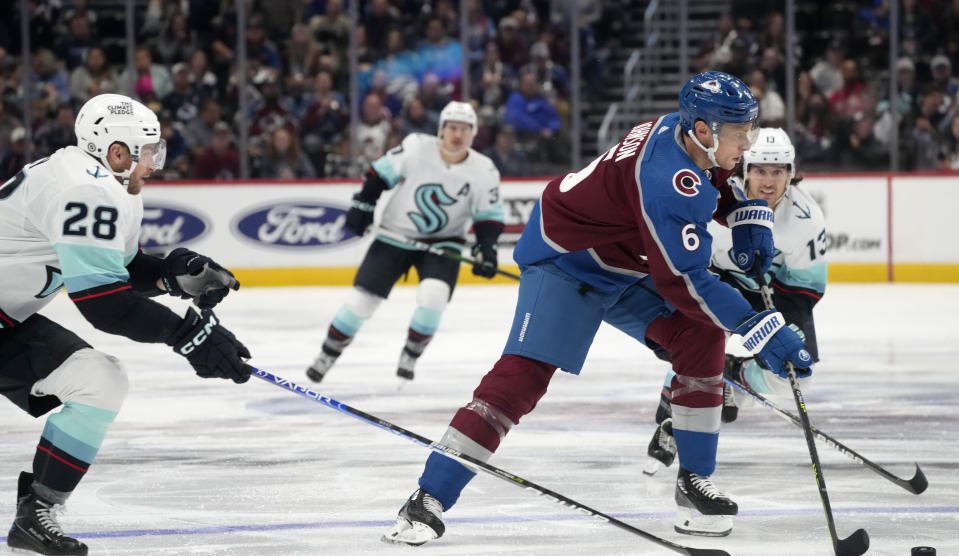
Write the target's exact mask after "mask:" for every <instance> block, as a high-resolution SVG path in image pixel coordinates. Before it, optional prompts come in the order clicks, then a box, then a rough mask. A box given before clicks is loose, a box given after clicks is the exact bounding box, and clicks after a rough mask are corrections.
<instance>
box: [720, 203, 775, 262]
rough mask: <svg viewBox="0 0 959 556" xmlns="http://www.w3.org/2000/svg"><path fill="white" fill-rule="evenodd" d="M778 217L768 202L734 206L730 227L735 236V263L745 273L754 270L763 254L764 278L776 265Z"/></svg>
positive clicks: (730, 212)
mask: <svg viewBox="0 0 959 556" xmlns="http://www.w3.org/2000/svg"><path fill="white" fill-rule="evenodd" d="M774 221H775V215H774V214H773V211H772V209H771V208H769V205H768V204H767V203H766V201H765V200H764V199H751V200H749V201H743V202H742V203H739V204H737V205H734V206H733V209H732V210H731V211H729V214H728V215H727V216H726V223H727V224H729V229H730V230H731V231H732V234H733V260H734V262H735V263H736V266H738V267H739V269H740V270H742V271H743V272H749V271H750V270H751V269H752V267H753V258H754V257H756V256H757V255H756V252H757V251H758V252H759V255H758V256H759V257H760V264H761V265H762V266H761V270H762V272H763V274H765V273H766V271H767V270H769V267H770V265H772V263H773V256H774V255H775V252H774V250H773V222H774Z"/></svg>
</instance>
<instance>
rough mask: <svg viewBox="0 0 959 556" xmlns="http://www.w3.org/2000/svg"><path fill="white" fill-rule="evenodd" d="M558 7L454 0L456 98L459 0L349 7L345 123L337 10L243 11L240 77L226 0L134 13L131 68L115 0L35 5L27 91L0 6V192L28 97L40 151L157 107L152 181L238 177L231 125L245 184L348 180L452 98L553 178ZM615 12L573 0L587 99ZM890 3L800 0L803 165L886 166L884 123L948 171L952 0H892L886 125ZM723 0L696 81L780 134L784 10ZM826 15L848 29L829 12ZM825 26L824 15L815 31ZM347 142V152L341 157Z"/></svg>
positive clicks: (300, 0)
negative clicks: (352, 51)
mask: <svg viewBox="0 0 959 556" xmlns="http://www.w3.org/2000/svg"><path fill="white" fill-rule="evenodd" d="M570 1H573V0H566V1H548V0H469V1H468V2H467V6H468V11H467V14H466V20H467V26H468V29H467V41H466V44H465V48H466V55H467V57H468V59H469V61H470V64H469V67H468V71H469V79H468V83H469V84H470V87H469V89H470V90H469V91H463V90H462V86H463V83H464V80H463V75H462V73H463V68H462V63H461V61H462V57H463V48H464V45H463V44H461V42H460V40H459V38H460V34H459V25H460V18H459V14H458V13H457V8H458V6H459V1H458V0H422V1H418V0H362V1H361V2H360V3H359V9H360V13H359V19H360V23H361V25H359V26H358V27H357V29H356V41H357V46H358V60H359V72H358V74H357V76H356V77H357V83H358V86H359V102H358V104H359V115H360V122H359V125H357V126H356V127H351V126H350V104H349V100H348V99H349V84H350V74H349V59H348V53H349V51H348V44H349V40H350V37H349V31H350V21H349V19H348V16H347V14H346V12H345V10H346V8H345V2H346V0H252V1H249V2H247V4H248V5H249V6H250V14H249V18H248V21H247V27H246V33H245V45H246V53H247V60H248V63H247V75H246V76H245V77H246V79H242V80H241V79H238V76H237V74H236V72H237V64H236V60H237V57H238V53H237V52H236V49H237V38H238V37H237V26H236V13H235V12H234V11H233V10H234V9H235V4H236V3H235V2H233V1H226V0H147V1H146V2H143V1H141V2H138V4H137V5H138V6H139V8H138V10H137V12H136V24H135V30H136V49H135V53H134V68H133V72H132V75H131V74H130V73H128V70H127V67H126V64H125V62H126V43H125V39H124V37H125V23H124V19H123V18H124V14H123V9H122V2H105V3H104V1H103V0H99V2H98V0H72V1H71V0H46V1H40V0H37V1H31V2H28V3H27V4H28V6H29V10H30V12H29V13H30V19H29V30H30V41H31V45H32V48H31V55H30V57H29V63H30V69H31V73H32V87H31V90H29V91H24V87H23V86H22V83H23V74H24V72H23V65H22V59H21V58H22V57H21V56H20V44H21V42H20V41H21V39H20V32H19V29H20V13H19V3H18V2H6V3H2V4H3V5H2V6H0V180H4V179H6V178H7V177H9V176H11V175H13V174H14V173H16V171H18V170H19V168H20V167H22V166H23V164H24V163H26V162H28V161H27V160H25V144H26V141H27V138H26V132H25V129H24V127H23V114H22V107H23V99H24V97H25V96H27V97H28V98H29V103H28V105H29V110H30V115H31V127H32V131H33V142H32V144H31V148H32V157H33V158H37V157H39V156H44V155H46V154H49V153H51V152H53V151H54V150H56V149H57V148H60V147H62V146H64V145H69V144H73V142H74V138H73V119H74V117H75V112H76V110H77V109H78V108H79V107H80V106H81V105H82V104H83V103H84V102H85V101H86V100H87V99H89V98H90V97H91V96H93V95H96V94H99V93H105V92H119V93H123V94H127V95H130V96H133V97H134V98H138V99H140V100H141V101H143V102H144V103H146V104H147V105H148V106H150V107H151V108H153V109H154V110H156V112H157V113H158V114H159V118H160V121H161V125H162V133H163V137H164V138H165V139H166V141H167V145H168V157H167V161H168V162H167V168H166V169H164V171H163V172H162V176H160V177H164V178H167V179H186V178H198V179H235V178H238V177H239V174H240V159H241V153H239V152H238V151H237V148H238V135H239V130H240V129H241V127H240V126H244V127H245V128H246V131H247V133H248V135H249V146H248V149H249V150H248V152H247V153H246V155H247V156H248V160H249V171H250V174H251V177H253V178H269V179H296V178H314V177H357V176H360V175H361V174H362V172H363V171H364V170H365V169H366V167H367V166H368V165H369V163H370V162H371V161H372V160H373V159H375V158H376V157H378V156H380V155H381V154H382V153H384V152H385V151H386V150H387V149H389V148H391V147H393V146H395V145H397V144H398V143H399V141H400V140H401V139H402V138H403V137H404V136H405V135H406V134H408V133H411V132H422V133H428V134H434V133H436V131H437V130H436V127H437V121H438V115H439V111H440V110H441V109H442V108H443V106H444V105H445V104H446V103H447V102H448V101H449V100H451V99H461V98H463V97H468V98H469V99H470V100H471V102H472V103H473V104H474V106H475V107H476V109H477V113H478V115H479V123H480V125H479V129H478V132H477V135H476V138H475V141H474V144H473V147H474V148H476V149H477V150H479V151H481V152H485V153H486V154H488V155H489V156H490V157H491V158H492V159H493V160H494V162H495V163H496V164H497V166H498V167H499V168H500V171H501V173H502V174H503V175H504V176H517V175H535V174H542V173H545V172H544V171H543V168H544V166H543V164H544V163H550V162H552V163H557V162H558V165H557V166H555V167H551V168H554V172H560V171H567V170H568V169H569V148H568V147H569V142H570V137H569V122H570V104H569V101H570V88H571V82H570V75H569V74H570V71H569V69H570V68H569V63H570V52H569V50H570V41H569V20H568V12H567V5H568V3H569V2H570ZM614 4H616V2H612V1H611V0H606V1H600V0H579V1H578V2H576V6H577V8H578V9H579V10H580V14H581V21H582V22H583V24H584V25H583V29H582V30H581V32H580V38H581V42H582V45H583V46H582V49H583V50H582V60H583V63H582V71H583V73H584V78H583V91H584V92H585V93H586V96H585V98H586V99H587V100H589V99H590V98H592V97H591V96H590V95H594V94H595V93H596V89H597V87H598V86H599V85H600V84H601V83H603V59H602V56H601V55H600V54H599V53H598V52H599V50H600V49H599V48H598V45H599V44H600V43H602V42H603V40H604V37H602V36H601V35H602V34H603V33H601V32H597V31H596V29H597V22H599V21H600V20H608V19H609V18H611V17H613V18H615V17H616V13H617V10H616V9H615V5H614ZM886 4H887V3H886V2H882V1H880V0H860V1H859V2H854V1H847V2H832V3H822V2H803V1H800V2H797V5H798V6H799V11H798V14H797V17H798V19H797V29H799V30H800V33H801V35H800V41H799V44H796V45H793V46H792V48H794V49H795V51H796V53H797V54H798V60H799V64H798V66H799V67H798V70H799V74H798V81H797V89H796V91H797V96H796V115H795V126H796V132H795V134H794V142H795V143H796V145H797V151H798V155H799V156H800V158H801V161H802V164H803V167H804V168H805V169H807V170H817V169H818V170H830V171H839V170H877V169H886V168H887V167H888V164H889V147H888V144H889V139H890V135H891V130H892V129H893V126H897V127H896V129H898V132H899V134H898V135H899V145H900V153H899V165H900V168H901V169H905V170H913V169H919V170H947V169H954V170H957V169H959V96H957V95H959V78H957V77H956V75H957V73H956V69H957V65H959V35H957V34H956V33H955V30H956V29H959V0H907V1H903V2H900V4H901V10H902V13H901V14H900V22H901V24H900V25H899V28H898V34H899V35H898V36H899V41H900V45H901V53H902V57H901V58H900V59H899V60H898V61H897V62H896V66H895V67H896V72H895V73H896V75H895V78H896V79H897V83H898V85H899V93H898V98H897V99H895V102H896V103H897V106H898V108H899V111H900V116H899V118H898V121H893V116H892V113H891V112H890V109H889V107H890V101H889V98H888V94H887V93H888V85H887V83H888V79H889V75H888V71H887V68H888V65H889V63H888V60H887V59H886V56H887V53H888V42H887V41H888V34H889V33H888V13H887V11H886V10H887V6H886ZM732 5H733V10H732V12H730V13H729V14H727V15H724V16H722V17H720V18H719V20H718V21H717V22H716V31H715V33H714V35H713V36H712V37H711V38H710V39H709V40H707V41H704V42H703V44H702V45H701V47H700V48H699V50H698V51H697V52H695V60H694V68H693V69H695V70H696V71H702V70H706V69H719V70H723V71H727V72H729V73H732V74H734V75H737V76H739V77H741V78H742V79H743V80H744V81H746V83H747V84H748V85H749V86H750V87H751V89H752V90H753V92H755V93H756V95H757V96H758V97H759V98H760V102H761V118H762V124H763V125H773V126H784V125H785V113H786V108H785V101H784V97H785V90H786V89H785V79H786V77H785V49H786V44H785V43H786V40H785V30H784V17H783V15H782V14H781V13H778V12H771V13H768V15H760V16H757V15H755V14H767V12H768V10H767V9H766V7H767V6H766V3H764V2H760V1H759V0H756V1H752V2H751V1H737V2H732ZM840 7H844V8H843V9H844V11H843V12H842V15H845V16H847V17H846V18H844V19H843V18H840V19H838V20H837V19H836V16H837V13H839V11H838V10H839V9H840ZM826 10H831V11H830V12H829V13H825V11H826ZM827 21H838V23H837V24H836V25H835V27H833V28H827V27H824V26H823V22H827ZM240 83H243V85H242V86H240V85H238V84H240ZM241 89H242V90H241ZM241 94H243V95H245V96H246V99H247V100H248V106H249V110H248V112H247V113H245V114H244V113H240V108H239V105H240V103H239V99H240V95H241ZM354 140H355V141H356V144H357V145H358V152H357V153H356V155H355V156H351V151H350V145H351V142H352V141H354ZM584 154H585V155H587V156H592V154H593V153H584Z"/></svg>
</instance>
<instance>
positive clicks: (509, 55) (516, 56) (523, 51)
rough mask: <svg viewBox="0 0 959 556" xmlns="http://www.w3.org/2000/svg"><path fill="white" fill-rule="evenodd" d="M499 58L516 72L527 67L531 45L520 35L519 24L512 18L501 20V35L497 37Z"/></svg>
mask: <svg viewBox="0 0 959 556" xmlns="http://www.w3.org/2000/svg"><path fill="white" fill-rule="evenodd" d="M496 45H497V46H498V47H499V57H500V59H501V60H503V62H505V63H506V65H508V66H510V68H512V69H513V70H514V71H516V70H518V69H519V68H521V67H523V66H524V65H526V62H527V54H528V53H529V43H528V42H527V41H526V39H525V38H524V37H523V35H521V34H520V33H519V22H518V21H516V19H515V18H514V17H512V16H506V17H504V18H503V19H501V20H499V34H498V35H497V36H496Z"/></svg>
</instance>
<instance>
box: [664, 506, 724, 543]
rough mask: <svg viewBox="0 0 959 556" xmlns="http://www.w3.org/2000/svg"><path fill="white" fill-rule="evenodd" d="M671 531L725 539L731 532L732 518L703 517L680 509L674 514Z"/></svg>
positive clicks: (695, 512)
mask: <svg viewBox="0 0 959 556" xmlns="http://www.w3.org/2000/svg"><path fill="white" fill-rule="evenodd" d="M673 529H674V530H675V531H676V532H677V533H681V534H683V535H693V536H697V537H725V536H726V535H728V534H729V533H731V532H732V530H733V518H732V516H729V515H703V514H701V513H699V512H698V511H696V510H693V509H690V508H682V507H681V508H679V510H677V512H676V520H675V521H674V522H673Z"/></svg>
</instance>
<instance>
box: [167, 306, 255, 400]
mask: <svg viewBox="0 0 959 556" xmlns="http://www.w3.org/2000/svg"><path fill="white" fill-rule="evenodd" d="M167 345H170V346H173V351H175V352H177V353H179V354H180V355H182V356H184V357H186V358H187V361H189V362H190V365H192V366H193V370H194V371H196V374H197V376H199V377H201V378H227V379H230V380H232V381H233V382H235V383H237V384H242V383H244V382H246V381H248V380H250V373H251V372H252V370H253V368H252V367H250V366H249V365H247V364H246V363H244V362H243V359H241V357H242V358H244V359H249V358H250V351H249V350H248V349H246V346H244V345H243V344H241V343H240V342H239V341H238V340H237V339H236V337H235V336H234V335H233V333H232V332H230V331H229V330H227V329H226V328H223V326H221V325H220V321H219V319H217V318H216V316H215V315H214V314H213V311H202V312H201V313H200V314H197V312H196V311H194V310H193V308H192V307H191V308H189V309H187V312H186V315H184V317H183V322H182V323H180V326H179V328H177V330H176V331H175V332H174V333H173V334H172V335H171V336H170V339H169V340H167Z"/></svg>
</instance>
